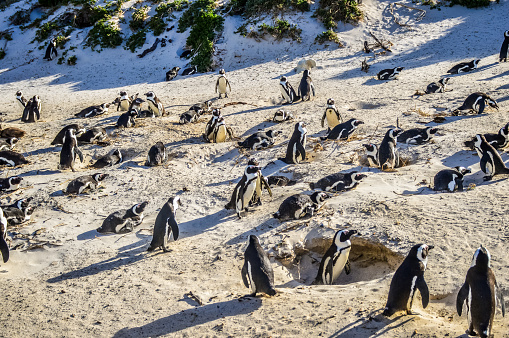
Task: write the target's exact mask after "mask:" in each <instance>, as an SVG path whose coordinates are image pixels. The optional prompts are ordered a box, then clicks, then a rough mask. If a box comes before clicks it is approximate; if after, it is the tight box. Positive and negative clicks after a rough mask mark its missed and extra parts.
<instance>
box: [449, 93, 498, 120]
mask: <svg viewBox="0 0 509 338" xmlns="http://www.w3.org/2000/svg"><path fill="white" fill-rule="evenodd" d="M486 105H489V106H490V107H492V108H495V109H497V110H498V104H497V101H495V100H494V99H492V98H491V97H490V96H488V95H487V94H486V93H481V92H476V93H473V94H470V95H469V96H467V98H466V99H465V102H463V104H462V105H461V107H459V108H458V109H456V110H454V111H453V112H452V114H453V115H458V114H459V111H460V110H470V111H474V112H475V113H477V114H482V113H483V112H484V108H486Z"/></svg>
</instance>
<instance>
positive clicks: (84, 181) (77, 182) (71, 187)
mask: <svg viewBox="0 0 509 338" xmlns="http://www.w3.org/2000/svg"><path fill="white" fill-rule="evenodd" d="M108 176H109V175H108V174H101V173H96V174H93V175H85V176H80V177H78V178H75V179H74V180H72V181H71V182H70V183H69V184H68V185H67V189H66V191H65V193H66V194H76V195H80V194H82V193H83V192H85V191H87V190H88V191H95V190H97V188H99V187H100V186H101V183H102V181H103V180H104V179H106V178H107V177H108Z"/></svg>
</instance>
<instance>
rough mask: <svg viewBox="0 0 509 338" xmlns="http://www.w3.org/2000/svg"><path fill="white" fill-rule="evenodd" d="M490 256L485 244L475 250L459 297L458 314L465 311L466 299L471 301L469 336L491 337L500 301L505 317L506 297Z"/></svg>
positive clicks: (468, 301) (457, 300)
mask: <svg viewBox="0 0 509 338" xmlns="http://www.w3.org/2000/svg"><path fill="white" fill-rule="evenodd" d="M490 260H491V255H490V252H489V251H488V249H486V248H485V247H483V246H482V245H481V246H480V247H479V249H477V250H476V251H475V253H474V258H473V260H472V265H470V269H468V271H467V276H466V278H465V283H464V284H463V286H462V287H461V289H460V290H459V292H458V296H457V297H456V311H457V312H458V315H460V316H461V314H462V312H463V303H466V304H467V314H468V335H469V336H477V335H479V336H480V337H482V338H488V337H491V334H492V331H491V329H492V327H493V317H494V316H495V312H496V308H497V303H498V304H499V305H500V306H501V308H502V316H504V317H505V303H504V297H503V295H502V291H501V289H500V288H499V286H498V285H497V280H496V278H495V274H494V273H493V270H492V269H491V267H490Z"/></svg>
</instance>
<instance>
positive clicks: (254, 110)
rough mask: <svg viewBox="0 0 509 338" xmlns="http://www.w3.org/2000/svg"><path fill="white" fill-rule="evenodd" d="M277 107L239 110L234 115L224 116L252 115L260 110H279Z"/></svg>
mask: <svg viewBox="0 0 509 338" xmlns="http://www.w3.org/2000/svg"><path fill="white" fill-rule="evenodd" d="M279 107H280V106H279V105H273V106H264V107H255V108H251V109H247V110H241V111H238V112H236V113H231V114H228V115H226V116H232V115H240V114H249V113H254V112H260V111H262V110H270V109H276V108H279Z"/></svg>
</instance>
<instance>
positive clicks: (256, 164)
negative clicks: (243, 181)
mask: <svg viewBox="0 0 509 338" xmlns="http://www.w3.org/2000/svg"><path fill="white" fill-rule="evenodd" d="M247 165H254V166H256V167H257V166H259V165H260V162H258V159H257V158H255V157H252V158H250V159H249V161H248V162H247Z"/></svg>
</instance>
